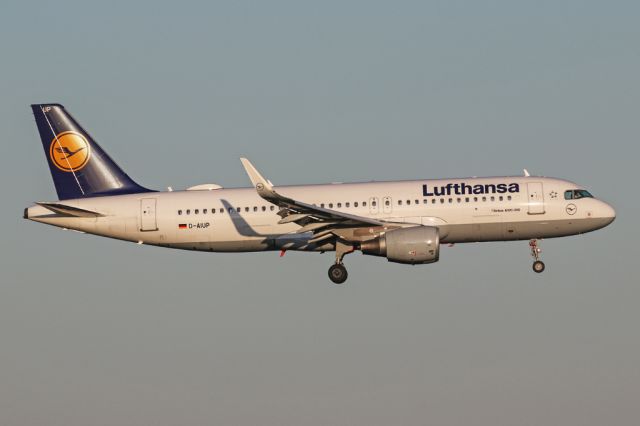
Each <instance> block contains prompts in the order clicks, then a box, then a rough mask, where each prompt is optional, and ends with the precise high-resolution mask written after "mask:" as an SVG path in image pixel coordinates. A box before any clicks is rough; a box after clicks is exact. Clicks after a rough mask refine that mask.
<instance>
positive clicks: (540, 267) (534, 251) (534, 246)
mask: <svg viewBox="0 0 640 426" xmlns="http://www.w3.org/2000/svg"><path fill="white" fill-rule="evenodd" d="M529 247H530V248H531V256H533V258H534V259H535V262H533V272H536V273H538V274H539V273H541V272H542V271H544V268H545V266H544V262H543V261H542V260H540V253H542V249H541V248H539V247H538V240H531V241H529Z"/></svg>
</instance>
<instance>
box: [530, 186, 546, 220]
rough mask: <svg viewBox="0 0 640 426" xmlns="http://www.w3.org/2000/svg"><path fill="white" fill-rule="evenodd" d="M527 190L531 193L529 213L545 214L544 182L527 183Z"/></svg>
mask: <svg viewBox="0 0 640 426" xmlns="http://www.w3.org/2000/svg"><path fill="white" fill-rule="evenodd" d="M527 192H528V195H529V214H543V213H544V192H543V190H542V182H530V183H527Z"/></svg>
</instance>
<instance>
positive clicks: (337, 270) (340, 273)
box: [329, 241, 355, 284]
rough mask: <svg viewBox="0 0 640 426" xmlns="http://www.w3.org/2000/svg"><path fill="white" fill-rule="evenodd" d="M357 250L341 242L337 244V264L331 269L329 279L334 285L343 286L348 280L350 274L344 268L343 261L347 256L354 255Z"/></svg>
mask: <svg viewBox="0 0 640 426" xmlns="http://www.w3.org/2000/svg"><path fill="white" fill-rule="evenodd" d="M354 250H355V248H354V247H353V246H352V245H348V244H344V243H342V242H340V241H338V242H337V243H336V263H335V264H334V265H331V267H330V268H329V279H330V280H331V281H332V282H333V283H334V284H342V283H343V282H345V281H346V280H347V277H348V276H349V274H348V273H347V268H345V267H344V264H343V263H342V259H343V258H344V256H345V255H347V254H349V253H353V251H354Z"/></svg>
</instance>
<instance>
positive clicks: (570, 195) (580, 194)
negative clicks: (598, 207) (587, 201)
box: [564, 189, 593, 200]
mask: <svg viewBox="0 0 640 426" xmlns="http://www.w3.org/2000/svg"><path fill="white" fill-rule="evenodd" d="M579 198H593V195H591V193H590V192H589V191H587V190H586V189H570V190H568V191H564V199H565V200H577V199H579Z"/></svg>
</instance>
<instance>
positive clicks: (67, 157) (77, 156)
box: [49, 132, 91, 172]
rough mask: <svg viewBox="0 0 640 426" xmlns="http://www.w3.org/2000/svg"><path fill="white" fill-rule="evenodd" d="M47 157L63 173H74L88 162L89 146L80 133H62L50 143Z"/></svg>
mask: <svg viewBox="0 0 640 426" xmlns="http://www.w3.org/2000/svg"><path fill="white" fill-rule="evenodd" d="M49 156H50V157H51V161H53V164H55V166H56V167H57V168H59V169H60V170H62V171H63V172H75V171H78V170H82V168H83V167H84V166H86V164H87V163H88V162H89V157H90V156H91V146H90V145H89V142H87V139H86V138H85V137H84V136H82V135H81V134H80V133H76V132H62V133H60V134H59V135H57V136H56V137H55V138H53V140H52V141H51V147H50V148H49Z"/></svg>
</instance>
